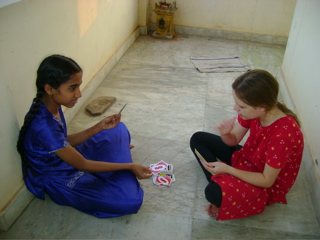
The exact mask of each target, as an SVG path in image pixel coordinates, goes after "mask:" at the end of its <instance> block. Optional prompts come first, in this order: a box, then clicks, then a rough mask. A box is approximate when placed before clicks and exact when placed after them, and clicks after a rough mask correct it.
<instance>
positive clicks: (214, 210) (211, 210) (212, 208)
mask: <svg viewBox="0 0 320 240" xmlns="http://www.w3.org/2000/svg"><path fill="white" fill-rule="evenodd" d="M219 209H220V208H218V207H217V206H216V205H213V204H212V203H208V205H207V206H206V211H207V213H208V215H209V216H210V217H217V216H218V213H219Z"/></svg>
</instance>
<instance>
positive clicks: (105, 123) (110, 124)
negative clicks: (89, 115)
mask: <svg viewBox="0 0 320 240" xmlns="http://www.w3.org/2000/svg"><path fill="white" fill-rule="evenodd" d="M120 119H121V114H114V115H112V116H109V117H106V118H104V119H102V120H101V121H100V122H99V123H98V124H99V126H100V127H101V128H102V130H106V129H111V128H114V127H115V126H117V125H118V123H119V122H120Z"/></svg>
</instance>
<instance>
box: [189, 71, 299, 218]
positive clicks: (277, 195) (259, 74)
mask: <svg viewBox="0 0 320 240" xmlns="http://www.w3.org/2000/svg"><path fill="white" fill-rule="evenodd" d="M232 89H233V98H234V102H235V105H234V110H235V111H236V112H237V115H238V116H237V117H233V118H229V119H225V120H223V121H222V122H221V123H220V124H218V125H217V129H218V131H219V133H220V136H217V135H214V134H211V133H206V132H197V133H195V134H194V135H193V136H192V137H191V140H190V147H191V149H192V151H193V152H194V153H195V149H197V151H198V152H199V153H200V154H201V155H202V156H203V158H204V159H206V160H207V162H205V161H203V160H200V159H199V158H198V156H197V155H196V154H195V156H196V158H197V160H198V161H199V163H200V165H201V167H202V169H203V171H204V173H205V175H206V177H207V179H208V181H209V184H208V186H207V187H206V189H205V195H206V198H207V200H208V201H209V204H208V205H207V207H206V211H207V212H208V215H209V216H211V217H217V220H228V219H237V218H243V217H248V216H251V215H256V214H260V213H262V212H263V211H264V208H265V206H268V205H271V204H274V203H276V202H278V203H283V204H286V203H287V201H286V194H287V193H288V191H289V190H290V188H291V187H292V185H293V184H294V182H295V180H296V178H297V175H298V172H299V168H300V163H301V159H302V152H303V146H304V145H303V134H302V132H301V130H300V126H299V120H298V118H297V116H296V115H295V114H294V113H293V112H292V111H291V110H290V109H288V108H287V107H286V106H285V105H284V104H281V103H279V102H278V100H277V98H278V91H279V84H278V82H277V81H276V79H275V78H274V77H273V76H272V75H271V74H270V73H268V72H266V71H264V70H251V71H248V72H246V73H244V74H243V75H241V76H239V77H238V78H237V79H236V80H235V81H234V83H233V84H232ZM248 131H249V132H250V134H249V136H248V139H247V140H246V142H245V144H244V145H243V146H240V145H239V143H240V141H241V140H242V139H243V137H244V136H245V135H246V133H247V132H248Z"/></svg>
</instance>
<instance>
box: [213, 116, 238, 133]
mask: <svg viewBox="0 0 320 240" xmlns="http://www.w3.org/2000/svg"><path fill="white" fill-rule="evenodd" d="M236 118H237V117H236V116H234V117H231V118H226V119H224V120H222V121H221V122H220V123H219V124H217V126H216V127H217V129H218V131H219V133H220V135H221V136H222V135H226V134H228V133H230V132H231V130H232V128H233V126H234V123H235V120H236Z"/></svg>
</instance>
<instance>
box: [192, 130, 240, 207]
mask: <svg viewBox="0 0 320 240" xmlns="http://www.w3.org/2000/svg"><path fill="white" fill-rule="evenodd" d="M241 147H242V146H240V145H237V146H234V147H230V146H228V145H226V144H225V143H224V142H223V141H222V139H221V137H220V136H217V135H215V134H212V133H207V132H196V133H195V134H193V135H192V137H191V139H190V148H191V150H192V152H193V154H194V155H195V157H196V159H197V160H198V162H199V164H200V166H201V168H202V170H203V172H204V174H205V175H206V178H207V179H208V181H209V184H208V185H207V187H206V189H205V195H206V198H207V200H208V201H209V202H210V203H212V204H214V205H216V206H217V207H220V205H221V202H222V191H221V187H220V186H219V184H217V183H216V182H214V181H212V180H211V176H212V174H211V173H210V172H208V171H207V170H206V169H205V168H204V167H203V166H202V164H201V162H200V160H199V158H198V157H197V155H196V154H195V152H194V150H195V149H197V150H198V152H199V153H200V154H201V155H202V156H203V157H204V158H205V159H206V160H207V161H208V162H216V161H217V158H218V159H220V160H221V161H222V162H225V163H226V164H228V165H231V156H232V153H233V152H234V151H237V150H239V149H241Z"/></svg>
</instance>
